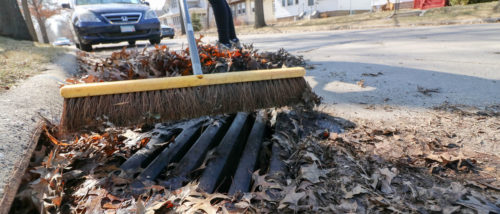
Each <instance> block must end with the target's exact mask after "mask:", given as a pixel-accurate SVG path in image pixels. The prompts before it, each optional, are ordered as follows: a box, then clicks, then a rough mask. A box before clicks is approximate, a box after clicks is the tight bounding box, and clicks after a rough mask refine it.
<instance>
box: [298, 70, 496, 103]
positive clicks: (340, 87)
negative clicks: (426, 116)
mask: <svg viewBox="0 0 500 214" xmlns="http://www.w3.org/2000/svg"><path fill="white" fill-rule="evenodd" d="M310 63H311V64H314V65H317V66H316V68H315V69H313V70H309V71H308V72H307V74H306V75H307V80H308V82H309V84H310V85H311V87H312V88H313V89H314V91H315V92H316V93H317V94H318V95H320V96H322V97H323V99H324V101H325V102H326V103H336V104H342V103H343V104H391V105H398V106H410V107H432V106H436V105H441V104H443V103H444V102H449V103H450V104H464V105H471V106H489V105H496V104H499V103H500V93H498V92H499V91H500V81H499V80H498V79H487V78H481V77H473V76H468V75H460V74H452V73H444V72H437V71H431V70H422V69H414V68H407V67H399V66H387V65H380V64H368V63H354V62H343V61H331V62H324V61H312V62H310ZM425 90H430V91H433V90H435V91H436V92H429V93H424V92H425Z"/></svg>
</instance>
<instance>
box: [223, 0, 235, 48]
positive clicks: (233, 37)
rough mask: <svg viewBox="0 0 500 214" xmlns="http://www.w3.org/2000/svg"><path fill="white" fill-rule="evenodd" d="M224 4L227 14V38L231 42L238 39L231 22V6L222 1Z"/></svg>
mask: <svg viewBox="0 0 500 214" xmlns="http://www.w3.org/2000/svg"><path fill="white" fill-rule="evenodd" d="M224 6H225V7H226V12H227V14H228V17H229V18H228V21H229V23H228V26H227V27H228V31H229V39H230V40H231V41H233V42H237V41H238V37H236V31H235V30H234V23H233V13H232V12H231V8H230V7H229V5H228V4H227V2H226V1H224Z"/></svg>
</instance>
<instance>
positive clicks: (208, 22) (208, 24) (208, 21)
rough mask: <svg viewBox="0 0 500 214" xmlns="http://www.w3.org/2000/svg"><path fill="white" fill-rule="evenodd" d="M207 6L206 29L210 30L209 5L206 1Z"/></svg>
mask: <svg viewBox="0 0 500 214" xmlns="http://www.w3.org/2000/svg"><path fill="white" fill-rule="evenodd" d="M206 4H207V27H206V28H207V29H209V28H210V4H209V3H208V0H207V1H206Z"/></svg>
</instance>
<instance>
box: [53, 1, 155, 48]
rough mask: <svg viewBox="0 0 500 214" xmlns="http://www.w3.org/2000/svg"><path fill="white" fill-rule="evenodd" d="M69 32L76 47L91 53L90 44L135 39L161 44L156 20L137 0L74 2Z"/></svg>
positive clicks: (146, 4) (65, 5) (68, 6)
mask: <svg viewBox="0 0 500 214" xmlns="http://www.w3.org/2000/svg"><path fill="white" fill-rule="evenodd" d="M62 6H63V7H64V8H72V9H73V12H72V16H71V22H72V30H73V35H74V41H75V44H76V47H77V48H79V49H81V50H84V51H91V50H92V45H93V44H100V43H115V42H123V41H128V42H129V44H130V45H134V44H135V41H136V40H149V42H150V43H151V44H158V43H160V41H161V31H160V21H159V20H158V17H157V15H156V13H155V11H154V10H151V9H150V8H149V5H148V3H146V2H142V1H141V0H74V1H73V2H72V6H73V7H71V6H70V5H69V4H63V5H62Z"/></svg>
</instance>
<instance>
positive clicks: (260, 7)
mask: <svg viewBox="0 0 500 214" xmlns="http://www.w3.org/2000/svg"><path fill="white" fill-rule="evenodd" d="M265 26H266V19H265V17H264V0H255V28H261V27H265Z"/></svg>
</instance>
